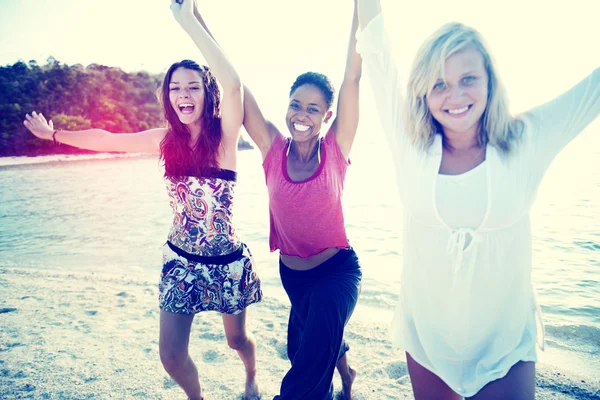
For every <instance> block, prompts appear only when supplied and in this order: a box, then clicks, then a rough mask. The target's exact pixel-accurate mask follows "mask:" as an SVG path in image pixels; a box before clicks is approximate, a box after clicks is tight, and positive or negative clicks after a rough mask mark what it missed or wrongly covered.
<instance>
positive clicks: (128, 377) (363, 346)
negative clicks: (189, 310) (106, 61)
mask: <svg viewBox="0 0 600 400" xmlns="http://www.w3.org/2000/svg"><path fill="white" fill-rule="evenodd" d="M156 280H157V276H148V274H142V273H141V272H139V273H138V274H137V275H136V274H131V273H128V275H127V276H124V275H117V274H108V273H106V274H105V273H97V272H77V273H66V272H60V271H59V272H56V271H50V270H44V269H38V270H36V269H30V268H27V269H25V268H16V267H0V289H1V291H2V293H3V295H2V298H1V300H0V326H1V327H2V328H1V329H0V398H1V399H5V400H8V399H134V398H143V399H185V395H184V394H183V392H182V391H181V389H179V388H178V387H177V385H176V384H175V383H174V382H173V381H172V380H171V379H170V378H169V377H168V375H167V374H166V373H165V372H164V371H163V369H162V366H161V364H160V360H159V355H158V316H159V313H158V308H157V295H158V290H157V287H156ZM287 307H288V304H285V303H284V302H283V301H281V299H277V298H276V297H272V296H269V292H268V290H266V291H265V300H264V301H263V302H262V303H260V304H258V305H255V306H252V307H251V308H250V313H249V327H250V330H251V331H253V332H254V333H255V336H256V339H257V346H258V366H259V382H260V385H261V388H262V391H263V399H271V398H272V397H273V396H274V395H275V394H277V393H278V388H279V383H280V381H281V378H282V377H283V375H284V373H285V371H286V370H287V368H288V361H287V357H286V350H285V348H286V347H285V332H286V324H287ZM357 312H358V313H360V312H361V310H360V303H359V306H358V308H357ZM386 333H387V332H386V326H385V324H382V323H367V322H364V319H363V318H354V319H353V320H352V321H351V322H350V324H349V325H348V328H347V335H346V337H347V340H348V342H349V344H350V346H351V348H352V349H351V353H350V355H351V358H350V360H351V363H352V365H353V366H354V368H356V369H357V370H358V373H359V375H358V378H357V380H356V383H355V387H354V393H355V399H357V400H363V399H412V398H413V397H412V394H411V390H410V382H409V379H408V375H407V370H406V363H405V358H404V356H403V354H402V353H401V352H400V351H398V350H397V349H394V348H393V347H392V346H391V345H390V344H389V342H388V341H387V339H386ZM190 349H191V355H192V357H193V359H194V360H195V361H196V363H197V365H198V369H199V371H200V374H201V380H202V383H203V385H204V388H205V391H206V393H207V395H208V396H209V398H210V399H219V400H221V399H223V400H225V399H241V394H242V388H243V376H244V375H243V367H242V364H241V362H240V361H239V359H238V357H237V355H236V354H235V352H234V351H233V350H230V349H229V348H228V346H227V344H226V341H225V336H224V333H223V328H222V323H221V318H220V315H219V314H217V313H205V314H201V315H200V316H198V317H197V318H196V320H195V322H194V326H193V328H192V335H191V344H190ZM579 378H580V377H577V376H564V372H563V373H562V374H561V372H556V371H553V369H552V367H551V366H548V365H546V366H544V365H542V366H539V368H538V389H537V397H538V398H539V399H594V398H600V397H599V396H600V383H599V382H585V381H583V382H582V380H581V379H579ZM334 385H335V387H336V392H337V390H339V388H340V387H341V383H340V380H339V377H338V376H337V375H336V376H335V380H334Z"/></svg>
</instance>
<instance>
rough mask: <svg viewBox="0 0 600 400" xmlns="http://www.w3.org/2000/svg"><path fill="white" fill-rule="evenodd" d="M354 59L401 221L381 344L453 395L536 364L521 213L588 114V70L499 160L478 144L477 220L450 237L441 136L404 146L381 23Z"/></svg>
mask: <svg viewBox="0 0 600 400" xmlns="http://www.w3.org/2000/svg"><path fill="white" fill-rule="evenodd" d="M373 3H377V2H371V1H362V2H361V3H360V6H361V7H365V8H368V7H369V6H370V4H373ZM359 9H360V8H359ZM371 11H372V10H371ZM361 14H362V10H361ZM365 15H367V13H365ZM359 17H360V16H359ZM357 50H358V51H359V52H360V53H361V55H362V58H363V65H364V70H365V71H366V74H367V76H368V77H369V80H370V82H371V84H372V86H373V90H374V95H375V101H376V104H377V109H378V111H379V116H380V119H381V123H382V127H383V129H384V131H385V134H386V137H387V140H388V142H389V147H390V150H391V154H392V157H393V160H394V165H395V167H396V181H397V184H398V188H399V192H400V198H401V201H402V205H403V212H404V218H403V219H404V232H405V233H404V235H403V236H404V243H403V255H404V260H403V263H404V265H403V269H402V279H401V283H400V286H401V287H400V296H399V303H398V306H397V309H396V312H395V315H394V319H393V321H392V324H391V327H390V339H391V341H392V342H393V343H394V344H395V345H397V346H399V347H401V348H402V349H404V350H406V351H407V352H408V353H410V355H411V356H412V357H413V358H414V359H415V360H416V361H417V362H418V363H419V364H421V365H422V366H424V367H425V368H427V369H428V370H430V371H432V372H433V373H435V374H436V375H437V376H439V377H440V378H441V379H443V380H444V381H445V382H446V383H447V384H448V385H449V386H450V387H451V388H452V389H453V390H454V391H456V392H457V393H459V394H460V395H462V396H465V397H468V396H473V395H475V394H476V393H477V392H478V391H479V390H480V389H481V388H482V387H483V386H485V385H486V384H487V383H489V382H491V381H493V380H496V379H499V378H501V377H503V376H505V375H506V373H507V372H508V370H509V369H510V368H511V366H513V365H514V364H516V363H517V362H519V361H536V360H537V357H536V352H535V341H536V334H537V333H538V332H537V331H538V330H537V329H536V315H537V316H538V319H539V318H540V314H539V308H537V306H536V301H535V297H534V291H533V288H532V285H531V247H532V243H531V229H530V225H529V211H530V208H531V205H532V203H533V201H534V198H535V194H536V191H537V189H538V186H539V184H540V181H541V179H542V177H543V175H544V173H545V171H546V170H547V168H548V166H549V165H550V163H551V162H552V160H553V159H554V157H555V156H556V154H557V153H558V152H559V151H560V150H561V149H562V148H563V147H564V146H565V145H567V143H568V142H569V141H570V140H571V139H573V138H574V137H575V136H576V135H577V134H578V133H579V132H581V131H582V130H583V129H584V128H585V127H586V126H587V125H588V124H589V123H590V122H591V121H593V120H594V119H595V118H596V117H597V116H598V114H599V113H600V69H597V70H595V71H594V72H593V73H592V74H591V75H590V76H588V77H587V78H585V79H584V80H583V81H582V82H580V83H579V84H577V85H576V86H574V87H573V88H572V89H570V90H569V91H567V92H566V93H564V94H563V95H561V96H559V97H558V98H556V99H554V100H553V101H551V102H549V103H547V104H545V105H542V106H540V107H538V108H535V109H533V110H531V111H529V112H528V113H526V114H524V115H523V116H522V117H521V119H522V121H523V123H524V130H523V137H522V139H521V141H520V142H519V143H518V147H517V148H516V151H514V152H513V153H511V154H510V155H509V156H505V155H503V154H502V153H500V152H499V151H498V150H496V149H495V148H494V147H491V146H488V148H487V149H486V151H487V156H486V168H487V175H488V177H489V179H487V180H486V181H485V186H484V187H481V189H480V190H482V191H485V192H486V193H487V207H486V213H485V215H484V217H483V220H482V222H481V224H480V226H478V227H477V228H476V229H473V228H464V227H462V228H458V229H452V228H450V227H449V226H448V225H447V224H446V223H445V222H444V221H443V220H442V219H441V218H440V216H439V214H438V212H437V211H436V203H435V202H436V198H435V191H436V186H437V182H438V179H437V178H438V171H439V167H440V162H441V157H442V141H441V137H440V136H439V135H438V136H437V138H436V140H435V141H434V143H433V145H432V146H431V147H430V148H429V149H428V150H427V151H419V150H417V149H416V148H415V147H414V146H412V145H411V144H410V143H409V142H408V140H407V135H406V134H405V132H404V126H403V124H402V115H403V114H402V109H401V107H402V103H403V93H402V87H401V85H399V83H398V73H397V70H396V66H395V64H394V62H393V60H392V58H391V55H390V51H389V45H388V42H387V38H386V35H385V30H384V25H383V17H382V16H381V15H378V16H377V17H375V18H374V19H373V20H372V21H371V22H370V23H369V24H368V26H366V27H365V28H364V30H363V31H362V33H361V34H360V38H359V42H358V44H357ZM469 240H470V243H469V244H468V245H467V242H469ZM536 310H538V312H536ZM542 332H543V329H542ZM542 343H543V339H542Z"/></svg>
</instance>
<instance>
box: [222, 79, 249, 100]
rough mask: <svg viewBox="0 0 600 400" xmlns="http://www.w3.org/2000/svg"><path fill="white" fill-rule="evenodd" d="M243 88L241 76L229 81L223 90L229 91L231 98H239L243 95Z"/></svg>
mask: <svg viewBox="0 0 600 400" xmlns="http://www.w3.org/2000/svg"><path fill="white" fill-rule="evenodd" d="M243 87H244V85H243V84H242V80H241V79H240V77H239V76H237V75H235V76H232V77H231V79H230V80H228V82H227V87H226V88H225V87H224V88H223V90H227V92H228V94H229V95H231V96H239V95H241V93H242V89H243Z"/></svg>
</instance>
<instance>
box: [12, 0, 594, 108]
mask: <svg viewBox="0 0 600 400" xmlns="http://www.w3.org/2000/svg"><path fill="white" fill-rule="evenodd" d="M198 4H199V8H200V11H201V13H202V14H203V16H204V17H205V19H206V21H207V23H208V25H209V28H210V29H211V30H212V31H213V34H214V35H215V36H216V38H217V40H218V41H219V42H220V44H221V46H222V47H223V48H224V49H225V51H226V52H227V54H228V56H229V58H230V59H231V61H232V62H233V63H234V66H235V67H236V69H237V70H238V72H239V74H240V75H241V77H242V79H243V80H244V82H245V83H246V84H247V85H248V86H249V87H250V88H251V89H252V90H253V92H254V93H255V95H256V97H257V99H258V100H259V103H261V102H262V103H268V104H269V105H271V104H273V105H275V104H279V106H277V107H279V109H280V110H278V108H277V107H276V106H273V109H274V110H278V111H277V112H282V113H283V112H284V110H285V106H286V105H287V104H286V102H287V92H288V90H289V86H290V85H291V83H292V82H293V80H294V78H295V77H296V76H297V75H298V74H300V73H302V72H305V71H308V70H314V71H318V72H322V73H325V74H326V75H328V76H330V78H331V79H332V81H333V82H334V84H335V85H336V87H339V85H340V82H341V78H342V74H343V70H344V63H345V53H346V46H347V40H348V34H349V28H350V22H351V15H352V6H353V1H352V0H302V1H292V0H218V1H214V0H210V1H209V0H199V1H198ZM382 4H383V7H384V14H385V16H386V22H387V27H388V32H389V34H390V38H391V40H392V42H393V44H394V50H395V55H396V58H397V60H398V63H399V64H400V65H401V67H403V68H404V69H408V67H409V66H410V64H411V62H412V58H413V56H414V54H415V52H416V50H417V48H418V46H419V45H420V44H421V43H422V42H423V41H424V39H425V38H426V37H427V36H428V35H429V34H430V33H431V32H433V31H434V30H435V29H436V28H437V27H439V26H440V25H441V24H443V23H445V22H448V21H460V22H463V23H466V24H468V25H471V26H473V27H474V28H476V29H478V30H479V31H480V32H481V33H482V34H483V35H484V37H486V39H487V41H488V42H489V44H490V47H491V50H492V53H493V55H494V57H495V58H496V61H497V63H498V66H499V72H500V76H501V78H502V79H503V80H504V83H505V86H506V87H507V91H508V94H509V98H510V101H511V110H512V111H513V112H520V111H524V110H526V109H528V108H530V107H533V106H535V105H537V104H540V103H544V102H546V101H548V100H550V99H552V98H553V97H554V96H557V95H558V94H560V93H561V92H562V91H564V90H566V89H568V88H569V87H570V86H571V85H573V84H574V83H576V82H577V81H579V80H580V79H582V78H583V77H584V76H586V75H587V74H589V73H590V72H591V71H592V70H593V69H594V68H596V67H598V66H600V45H599V44H598V43H599V42H600V41H599V39H600V25H599V24H598V20H597V16H598V15H600V1H598V0H569V1H560V2H559V1H552V0H550V1H548V0H503V1H495V0H494V1H493V0H454V1H448V0H443V1H441V0H420V1H406V0H383V1H382ZM169 5H170V1H169V0H101V1H100V0H97V1H92V0H0V65H8V64H12V63H14V62H16V61H18V60H19V59H21V60H24V61H29V60H31V59H35V60H37V61H38V62H39V63H41V64H43V63H45V60H46V58H47V57H48V56H53V57H54V58H56V59H57V60H59V61H60V62H61V63H66V64H69V65H71V64H78V63H79V64H83V65H88V64H90V63H98V64H103V65H108V66H118V67H121V68H122V69H123V70H125V71H128V72H131V71H138V70H147V71H149V72H153V73H157V72H164V71H166V69H167V68H168V67H169V65H170V64H171V63H173V62H175V61H179V60H181V59H184V58H191V59H194V60H197V61H199V62H201V63H202V62H204V60H203V58H202V55H201V54H200V52H199V51H198V50H197V48H196V47H195V45H194V44H193V42H192V40H191V39H190V38H189V37H188V36H187V35H186V33H185V32H184V31H183V30H182V29H181V28H180V27H179V25H178V24H177V23H176V22H175V20H174V19H173V16H172V14H171V11H170V9H169ZM0 95H1V94H0ZM369 96H370V90H365V91H363V92H362V93H361V101H365V102H367V103H371V101H369V99H370V98H369ZM267 109H269V107H267ZM273 112H275V111H273ZM281 119H283V115H282V117H281Z"/></svg>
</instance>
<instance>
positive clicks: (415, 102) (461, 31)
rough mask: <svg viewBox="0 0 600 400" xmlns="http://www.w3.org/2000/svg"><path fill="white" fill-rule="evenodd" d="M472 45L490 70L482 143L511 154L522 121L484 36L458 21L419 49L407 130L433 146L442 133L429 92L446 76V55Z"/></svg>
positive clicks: (408, 94)
mask: <svg viewBox="0 0 600 400" xmlns="http://www.w3.org/2000/svg"><path fill="white" fill-rule="evenodd" d="M470 46H472V47H474V48H475V49H476V50H477V51H479V52H480V53H481V55H482V56H483V62H484V66H485V69H486V72H487V74H488V99H487V107H486V109H485V111H484V113H483V115H482V117H481V118H482V120H483V121H482V123H481V126H480V128H479V134H478V135H479V143H480V145H482V146H483V145H486V144H488V143H489V144H490V145H492V146H494V147H496V148H497V149H498V150H500V151H501V152H502V153H505V154H508V153H509V152H510V151H511V149H512V148H513V145H514V143H515V142H516V140H517V139H518V137H519V133H520V130H521V128H520V127H521V124H520V122H519V121H518V120H517V119H515V118H513V117H512V116H511V115H510V113H509V111H508V104H507V98H506V94H505V91H504V87H503V85H502V83H501V82H500V79H499V77H498V74H497V72H496V65H495V62H494V60H493V59H492V57H491V55H490V53H489V51H488V50H487V45H486V43H485V40H484V39H483V37H482V36H481V34H480V33H479V32H477V31H476V30H475V29H473V28H470V27H468V26H465V25H463V24H461V23H457V22H452V23H448V24H445V25H443V26H441V27H440V28H439V29H438V30H436V31H435V32H434V33H433V34H432V35H431V36H430V37H429V38H428V39H427V40H426V41H425V43H423V44H422V45H421V47H420V48H419V51H418V52H417V55H416V57H415V60H414V62H413V65H412V68H411V72H410V75H409V78H408V85H407V90H406V110H405V111H406V118H405V120H406V125H407V133H408V135H409V137H410V139H411V141H412V143H413V144H415V145H416V146H418V147H419V148H421V149H423V150H425V149H427V148H428V147H429V146H431V144H432V143H433V140H434V138H435V135H436V134H441V133H442V127H441V126H440V124H439V123H438V122H437V121H436V120H435V119H434V118H433V116H432V115H431V112H430V111H429V107H428V106H427V96H428V95H429V94H430V93H431V90H432V88H433V86H434V84H435V82H436V81H437V80H438V79H439V78H440V77H444V76H445V74H444V72H445V71H444V65H445V62H446V59H447V58H448V57H450V56H452V55H453V54H455V53H457V52H459V51H461V50H464V49H465V48H467V47H470Z"/></svg>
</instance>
